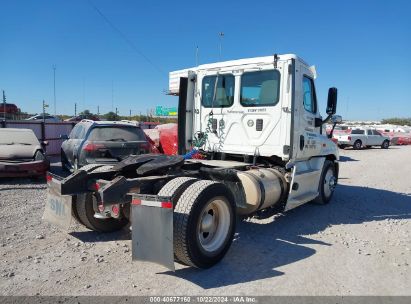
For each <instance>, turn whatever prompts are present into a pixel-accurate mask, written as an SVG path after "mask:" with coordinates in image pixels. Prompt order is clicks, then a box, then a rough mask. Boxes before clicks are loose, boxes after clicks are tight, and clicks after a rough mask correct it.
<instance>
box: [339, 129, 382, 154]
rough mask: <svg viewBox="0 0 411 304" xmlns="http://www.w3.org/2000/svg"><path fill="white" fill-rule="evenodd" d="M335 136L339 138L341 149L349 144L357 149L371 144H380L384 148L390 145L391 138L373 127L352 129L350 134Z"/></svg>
mask: <svg viewBox="0 0 411 304" xmlns="http://www.w3.org/2000/svg"><path fill="white" fill-rule="evenodd" d="M334 136H335V138H337V141H338V146H339V147H340V148H341V149H344V148H345V147H349V146H352V147H353V148H354V149H355V150H359V149H361V148H363V147H367V148H369V147H371V146H380V147H381V148H382V149H388V148H389V147H390V138H389V137H387V136H384V135H382V134H381V133H380V132H378V131H377V130H375V129H371V128H357V129H352V130H351V133H350V134H338V135H334Z"/></svg>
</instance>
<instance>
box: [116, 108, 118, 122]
mask: <svg viewBox="0 0 411 304" xmlns="http://www.w3.org/2000/svg"><path fill="white" fill-rule="evenodd" d="M117 118H118V110H117V107H116V119H117Z"/></svg>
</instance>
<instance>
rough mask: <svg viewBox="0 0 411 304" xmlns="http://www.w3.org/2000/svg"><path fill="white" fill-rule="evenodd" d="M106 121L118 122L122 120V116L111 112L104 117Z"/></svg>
mask: <svg viewBox="0 0 411 304" xmlns="http://www.w3.org/2000/svg"><path fill="white" fill-rule="evenodd" d="M103 117H104V119H106V120H111V121H117V120H120V116H118V115H117V114H116V113H114V112H112V111H110V112H108V113H106V114H104V115H103Z"/></svg>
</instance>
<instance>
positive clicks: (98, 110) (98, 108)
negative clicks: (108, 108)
mask: <svg viewBox="0 0 411 304" xmlns="http://www.w3.org/2000/svg"><path fill="white" fill-rule="evenodd" d="M97 116H100V106H97Z"/></svg>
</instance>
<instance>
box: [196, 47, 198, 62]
mask: <svg viewBox="0 0 411 304" xmlns="http://www.w3.org/2000/svg"><path fill="white" fill-rule="evenodd" d="M196 66H198V45H197V47H196Z"/></svg>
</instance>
